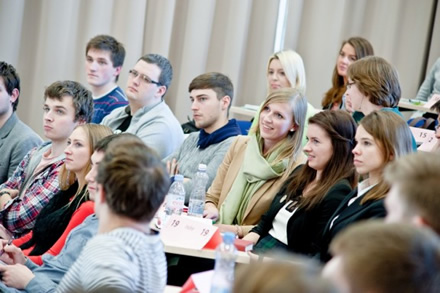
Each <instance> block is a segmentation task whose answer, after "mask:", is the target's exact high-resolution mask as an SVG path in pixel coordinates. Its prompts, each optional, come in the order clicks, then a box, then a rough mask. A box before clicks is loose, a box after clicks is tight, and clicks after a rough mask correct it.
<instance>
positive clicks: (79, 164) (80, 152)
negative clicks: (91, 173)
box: [64, 127, 90, 177]
mask: <svg viewBox="0 0 440 293" xmlns="http://www.w3.org/2000/svg"><path fill="white" fill-rule="evenodd" d="M64 153H65V154H66V160H65V163H64V164H65V165H66V169H67V170H68V171H71V172H74V173H76V174H81V173H82V172H85V170H86V168H87V165H88V163H89V161H90V141H89V138H88V137H87V134H86V132H85V131H84V130H83V129H82V127H77V128H76V129H75V130H74V131H73V132H72V134H71V135H70V136H69V138H68V139H67V147H66V149H65V150H64ZM77 177H79V176H77Z"/></svg>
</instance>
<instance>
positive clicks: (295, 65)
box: [267, 50, 306, 95]
mask: <svg viewBox="0 0 440 293" xmlns="http://www.w3.org/2000/svg"><path fill="white" fill-rule="evenodd" d="M274 59H277V60H280V63H281V66H282V67H283V69H284V73H285V74H286V77H287V79H288V80H289V82H290V86H291V87H292V88H296V89H298V90H299V91H300V92H301V93H302V94H303V95H305V93H306V70H305V69H304V62H303V59H302V58H301V56H300V55H299V54H298V53H296V52H295V51H293V50H285V51H280V52H277V53H274V54H273V55H272V56H270V57H269V61H268V62H267V69H268V70H269V66H270V62H272V60H274ZM267 88H268V89H270V86H269V85H268V87H267Z"/></svg>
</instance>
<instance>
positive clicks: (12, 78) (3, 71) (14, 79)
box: [0, 61, 20, 111]
mask: <svg viewBox="0 0 440 293" xmlns="http://www.w3.org/2000/svg"><path fill="white" fill-rule="evenodd" d="M0 77H3V83H4V84H5V88H6V91H7V93H8V94H9V95H12V91H13V90H14V89H17V90H18V97H17V99H16V100H15V102H14V103H12V110H13V111H15V110H17V105H18V98H19V97H20V76H18V73H17V71H16V70H15V68H14V66H12V65H11V64H8V63H6V62H3V61H1V62H0Z"/></svg>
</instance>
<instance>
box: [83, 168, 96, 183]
mask: <svg viewBox="0 0 440 293" xmlns="http://www.w3.org/2000/svg"><path fill="white" fill-rule="evenodd" d="M94 169H95V167H92V168H91V169H90V171H89V172H88V173H87V174H86V177H85V179H86V181H87V182H89V183H90V182H93V181H94V179H95V174H94V172H95V170H94Z"/></svg>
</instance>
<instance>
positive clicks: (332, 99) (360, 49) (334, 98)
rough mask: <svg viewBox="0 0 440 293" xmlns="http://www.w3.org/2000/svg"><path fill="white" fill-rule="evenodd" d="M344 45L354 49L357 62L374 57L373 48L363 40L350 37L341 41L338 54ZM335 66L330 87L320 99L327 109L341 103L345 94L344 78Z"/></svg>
mask: <svg viewBox="0 0 440 293" xmlns="http://www.w3.org/2000/svg"><path fill="white" fill-rule="evenodd" d="M345 44H349V45H351V46H352V47H353V48H354V51H355V53H356V59H357V60H359V59H361V58H364V57H365V56H369V55H374V50H373V46H372V45H371V43H370V42H369V41H368V40H366V39H364V38H361V37H352V38H349V39H348V40H346V41H343V42H342V45H341V49H340V50H339V52H340V51H341V50H342V48H343V47H344V45H345ZM337 66H338V65H337V64H336V65H335V68H334V69H333V76H332V87H331V88H330V89H329V90H328V91H327V92H326V93H325V95H324V98H323V99H322V107H323V108H328V107H329V106H330V105H331V104H333V103H341V102H342V96H343V95H344V93H345V83H344V77H342V76H340V75H339V74H338V69H337ZM350 66H351V65H350ZM349 68H350V67H349Z"/></svg>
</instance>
